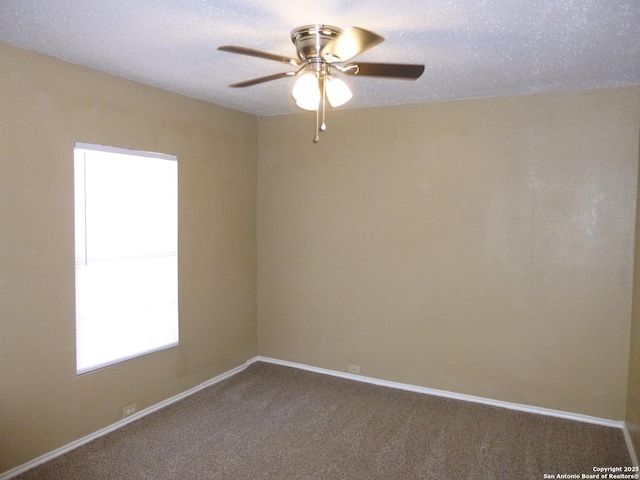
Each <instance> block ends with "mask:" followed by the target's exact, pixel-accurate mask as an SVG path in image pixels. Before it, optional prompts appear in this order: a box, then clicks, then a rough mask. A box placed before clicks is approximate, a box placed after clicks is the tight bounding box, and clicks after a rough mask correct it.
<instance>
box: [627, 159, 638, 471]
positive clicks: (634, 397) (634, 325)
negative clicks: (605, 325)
mask: <svg viewBox="0 0 640 480" xmlns="http://www.w3.org/2000/svg"><path fill="white" fill-rule="evenodd" d="M638 158H639V159H640V153H639V154H638ZM638 179H639V181H638V184H639V185H640V176H639V177H638ZM638 200H640V192H639V195H638ZM634 272H635V273H634V281H633V315H632V317H631V355H630V357H629V393H628V396H627V418H626V420H627V427H628V429H629V434H630V436H631V439H632V441H633V445H634V448H635V452H636V457H638V458H639V459H640V208H638V209H637V210H636V249H635V269H634Z"/></svg>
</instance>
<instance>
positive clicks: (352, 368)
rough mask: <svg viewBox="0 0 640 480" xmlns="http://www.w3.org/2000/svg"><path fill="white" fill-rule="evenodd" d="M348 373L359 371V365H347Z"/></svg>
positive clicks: (357, 372)
mask: <svg viewBox="0 0 640 480" xmlns="http://www.w3.org/2000/svg"><path fill="white" fill-rule="evenodd" d="M349 373H356V374H359V373H360V365H349Z"/></svg>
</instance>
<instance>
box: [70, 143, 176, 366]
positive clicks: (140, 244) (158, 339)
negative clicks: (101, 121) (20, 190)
mask: <svg viewBox="0 0 640 480" xmlns="http://www.w3.org/2000/svg"><path fill="white" fill-rule="evenodd" d="M177 164H178V162H177V159H176V157H175V156H172V155H165V154H156V153H147V152H137V151H131V150H125V149H120V148H112V147H104V146H100V145H90V144H86V143H76V144H75V149H74V177H75V258H76V371H77V373H78V374H81V373H86V372H89V371H91V370H95V369H98V368H101V367H104V366H107V365H111V364H114V363H117V362H121V361H123V360H126V359H130V358H133V357H137V356H140V355H143V354H146V353H149V352H153V351H156V350H160V349H163V348H168V347H171V346H175V345H177V344H178V248H177V247H178V185H177V183H178V182H177V176H178V165H177Z"/></svg>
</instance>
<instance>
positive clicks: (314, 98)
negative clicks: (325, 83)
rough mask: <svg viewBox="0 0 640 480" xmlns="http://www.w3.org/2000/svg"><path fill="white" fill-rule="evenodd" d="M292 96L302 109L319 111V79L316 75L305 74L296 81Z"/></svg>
mask: <svg viewBox="0 0 640 480" xmlns="http://www.w3.org/2000/svg"><path fill="white" fill-rule="evenodd" d="M291 94H292V95H293V98H294V99H295V100H296V105H298V106H299V107H300V108H302V109H304V110H317V109H318V104H319V103H320V87H319V85H318V77H316V76H315V74H314V73H305V74H304V75H302V76H301V77H300V78H299V79H298V80H297V81H296V84H295V85H294V86H293V90H292V91H291Z"/></svg>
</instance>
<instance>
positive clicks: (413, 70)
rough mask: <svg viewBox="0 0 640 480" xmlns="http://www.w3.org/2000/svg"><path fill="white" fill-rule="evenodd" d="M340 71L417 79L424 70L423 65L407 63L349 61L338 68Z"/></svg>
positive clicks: (372, 75) (351, 73)
mask: <svg viewBox="0 0 640 480" xmlns="http://www.w3.org/2000/svg"><path fill="white" fill-rule="evenodd" d="M340 71H342V72H343V73H346V74H348V75H355V76H362V77H386V78H398V79H403V80H417V79H418V78H420V75H422V73H423V72H424V65H413V64H407V63H367V62H357V63H349V64H347V65H345V66H344V67H342V68H340Z"/></svg>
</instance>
